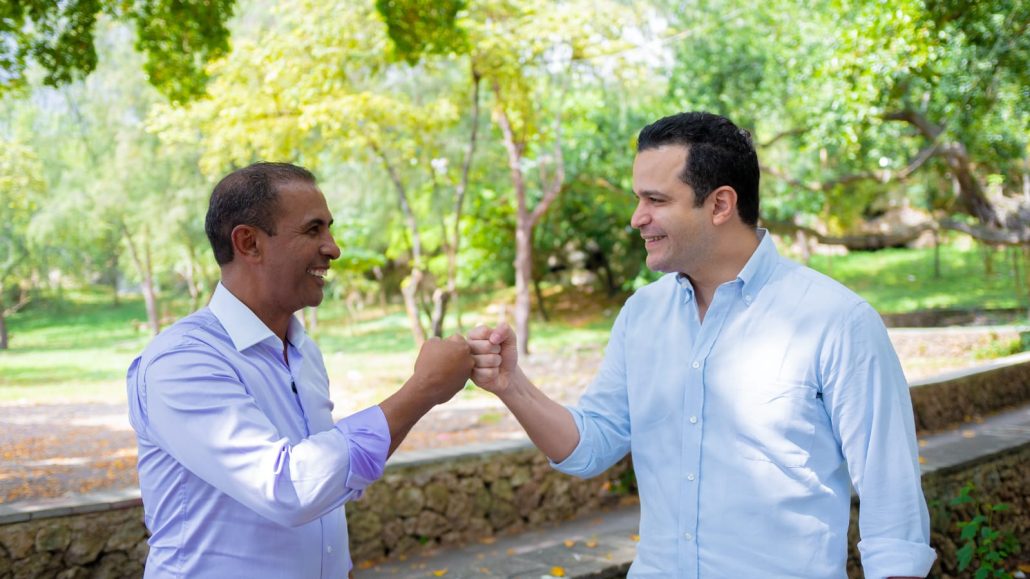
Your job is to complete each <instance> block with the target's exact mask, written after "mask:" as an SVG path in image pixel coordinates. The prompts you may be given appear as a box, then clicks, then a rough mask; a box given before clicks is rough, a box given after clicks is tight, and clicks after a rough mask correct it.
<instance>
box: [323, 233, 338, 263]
mask: <svg viewBox="0 0 1030 579" xmlns="http://www.w3.org/2000/svg"><path fill="white" fill-rule="evenodd" d="M327 235H328V237H329V238H328V240H327V241H326V243H324V244H322V255H324V256H326V257H328V258H329V259H339V258H340V246H339V245H337V244H336V239H335V238H334V237H333V234H332V233H328V234H327Z"/></svg>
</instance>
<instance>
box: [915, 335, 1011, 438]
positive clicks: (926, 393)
mask: <svg viewBox="0 0 1030 579" xmlns="http://www.w3.org/2000/svg"><path fill="white" fill-rule="evenodd" d="M910 392H911V394H912V408H913V410H914V411H915V417H916V430H918V431H920V433H922V434H925V433H929V432H939V431H942V430H945V429H950V428H955V427H957V426H958V425H960V424H962V423H965V422H972V421H974V420H975V419H976V418H979V417H983V416H986V415H989V414H992V413H995V412H998V411H1000V410H1003V409H1005V408H1008V407H1013V406H1021V405H1023V404H1026V403H1028V402H1030V352H1027V353H1023V354H1016V355H1015V356H1008V357H1006V358H1002V359H999V360H997V361H995V362H991V363H988V364H985V365H983V366H980V367H977V368H971V369H969V370H962V371H959V372H953V373H950V374H945V375H943V376H937V377H934V378H931V379H928V380H921V381H918V382H914V383H913V384H912V388H911V389H910Z"/></svg>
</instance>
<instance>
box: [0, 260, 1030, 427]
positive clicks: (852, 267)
mask: <svg viewBox="0 0 1030 579" xmlns="http://www.w3.org/2000/svg"><path fill="white" fill-rule="evenodd" d="M993 261H994V271H993V274H992V275H990V276H986V275H985V274H984V257H983V253H982V250H981V249H979V248H962V247H960V246H958V245H956V244H953V245H950V246H946V247H944V248H942V252H941V269H942V276H941V277H940V278H939V279H935V278H934V277H933V250H932V249H920V250H908V249H902V250H884V251H879V252H873V253H851V254H849V255H842V256H841V255H838V256H825V255H816V256H814V257H813V259H812V262H811V264H810V265H811V266H812V267H814V268H815V269H818V270H820V271H822V272H824V273H827V274H829V275H831V276H833V277H835V278H836V279H838V280H840V281H841V282H842V283H844V284H845V285H847V286H849V287H851V288H852V289H854V290H855V291H857V292H858V293H859V294H861V295H862V296H863V297H865V298H866V299H868V300H869V301H870V303H872V304H873V306H874V307H876V308H877V309H878V310H879V311H881V312H907V311H914V310H919V309H927V308H1013V307H1025V305H1026V303H1025V299H1024V300H1021V299H1019V298H1017V294H1016V284H1015V281H1014V279H1015V278H1014V275H1013V271H1012V266H1011V261H1010V260H1009V258H1008V254H1007V253H1005V252H995V254H994V258H993ZM1024 293H1025V292H1024ZM510 297H511V290H510V289H509V290H502V291H499V292H497V293H495V294H491V295H489V296H486V297H476V298H472V299H468V300H466V303H465V304H463V306H462V308H463V312H462V322H463V324H462V325H463V328H464V330H465V331H468V329H470V328H471V327H473V326H474V325H476V324H478V323H488V324H492V323H495V322H496V321H497V320H498V319H499V318H500V317H501V316H502V313H501V311H499V308H500V306H498V305H497V304H498V303H500V302H508V303H510V302H511V299H510ZM546 302H547V306H548V311H549V313H550V316H551V321H549V322H544V321H542V320H540V319H539V316H535V317H534V322H533V326H532V331H533V334H532V336H531V347H532V348H533V350H534V351H539V352H564V351H568V350H570V349H575V348H579V347H588V348H596V347H599V346H601V345H603V344H604V343H606V342H607V339H608V331H609V329H610V327H611V324H612V322H613V321H614V318H615V314H616V313H617V312H618V305H619V304H618V303H616V302H613V301H610V300H605V299H604V298H603V297H601V296H600V295H597V294H589V295H585V294H582V293H571V292H562V291H560V288H556V287H552V288H548V291H547V298H546ZM165 307H168V309H169V310H170V311H171V312H173V314H174V315H173V316H172V317H174V316H175V315H183V314H185V313H186V309H187V306H186V305H185V304H183V303H179V302H176V303H172V304H171V305H170V306H165ZM145 319H146V316H145V313H144V309H143V303H142V301H141V300H140V299H123V300H122V302H121V303H120V304H119V305H118V306H113V305H112V304H111V298H110V294H109V293H105V292H102V291H94V290H82V291H77V292H71V291H66V292H65V294H64V299H63V300H62V301H61V302H55V301H43V300H41V301H39V302H37V303H34V304H32V305H31V306H30V307H28V308H26V309H25V310H23V311H22V312H19V313H18V314H16V315H14V316H12V317H11V318H10V319H9V320H8V328H9V331H10V334H11V346H12V347H11V349H10V350H8V351H6V352H0V404H4V403H13V402H26V403H37V402H38V403H43V402H49V401H52V402H58V401H60V402H69V401H87V400H99V401H118V400H122V399H124V397H125V393H124V389H125V385H124V379H125V370H126V368H127V367H128V365H129V363H130V362H131V361H132V359H133V357H135V356H136V355H137V354H138V353H139V352H140V350H141V349H142V348H143V347H144V346H145V345H146V343H147V342H148V341H149V339H150V336H149V333H148V332H147V331H146V329H145V328H143V321H144V320H145ZM451 323H452V324H453V322H451ZM455 330H456V328H453V327H451V328H448V329H447V332H448V333H450V332H453V331H455ZM315 335H316V339H317V340H318V342H319V344H320V345H321V346H322V350H323V352H324V353H325V356H326V366H327V368H328V370H329V373H330V376H331V378H332V379H333V382H334V391H335V390H337V389H340V390H342V391H343V392H342V394H343V396H344V397H345V398H346V399H347V400H350V401H353V404H354V405H355V408H358V407H361V406H359V405H360V404H363V403H368V404H371V403H374V402H377V401H378V400H381V399H382V397H383V396H385V395H387V394H389V393H390V392H392V391H393V390H395V389H396V388H397V387H398V386H399V385H400V383H401V382H402V381H403V380H404V379H405V378H406V377H407V376H408V375H410V371H411V368H412V365H413V363H414V359H415V354H416V351H415V347H414V344H413V342H412V340H411V336H410V333H409V330H408V324H407V319H406V318H405V315H404V312H403V310H402V308H400V307H399V306H393V307H390V308H388V309H387V310H386V311H383V310H381V309H378V308H369V309H367V310H365V311H362V312H358V313H354V312H346V311H345V310H344V307H343V305H342V304H341V303H339V302H333V301H332V300H329V301H327V302H326V304H325V305H323V307H322V308H321V309H320V312H319V324H318V330H317V332H316V334H315ZM462 396H464V397H467V398H475V397H476V396H485V394H483V393H480V392H478V391H472V390H470V391H469V392H467V393H465V394H463V395H462ZM334 398H335V399H337V400H340V397H339V396H337V393H336V392H334ZM348 405H349V404H348Z"/></svg>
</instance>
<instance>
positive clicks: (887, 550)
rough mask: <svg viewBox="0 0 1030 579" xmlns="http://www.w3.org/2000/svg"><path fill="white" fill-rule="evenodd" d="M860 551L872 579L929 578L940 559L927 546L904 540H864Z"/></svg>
mask: <svg viewBox="0 0 1030 579" xmlns="http://www.w3.org/2000/svg"><path fill="white" fill-rule="evenodd" d="M858 550H859V552H860V553H861V554H862V570H863V571H864V572H865V576H866V577H868V578H869V579H883V578H885V577H926V575H927V574H928V573H930V567H932V566H933V562H934V560H935V559H936V558H937V552H936V551H934V550H933V549H932V548H930V546H929V545H927V544H926V543H921V542H913V541H904V540H901V539H885V538H874V539H863V540H861V541H859V543H858Z"/></svg>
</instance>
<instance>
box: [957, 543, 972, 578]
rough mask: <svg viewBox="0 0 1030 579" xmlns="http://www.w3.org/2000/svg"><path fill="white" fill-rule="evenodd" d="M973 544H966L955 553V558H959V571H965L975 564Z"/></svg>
mask: <svg viewBox="0 0 1030 579" xmlns="http://www.w3.org/2000/svg"><path fill="white" fill-rule="evenodd" d="M973 546H974V545H973V543H966V544H965V545H962V547H961V548H960V549H959V550H958V551H956V552H955V556H956V557H957V558H958V570H959V571H965V570H966V569H967V568H968V567H969V564H970V563H972V562H973Z"/></svg>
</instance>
